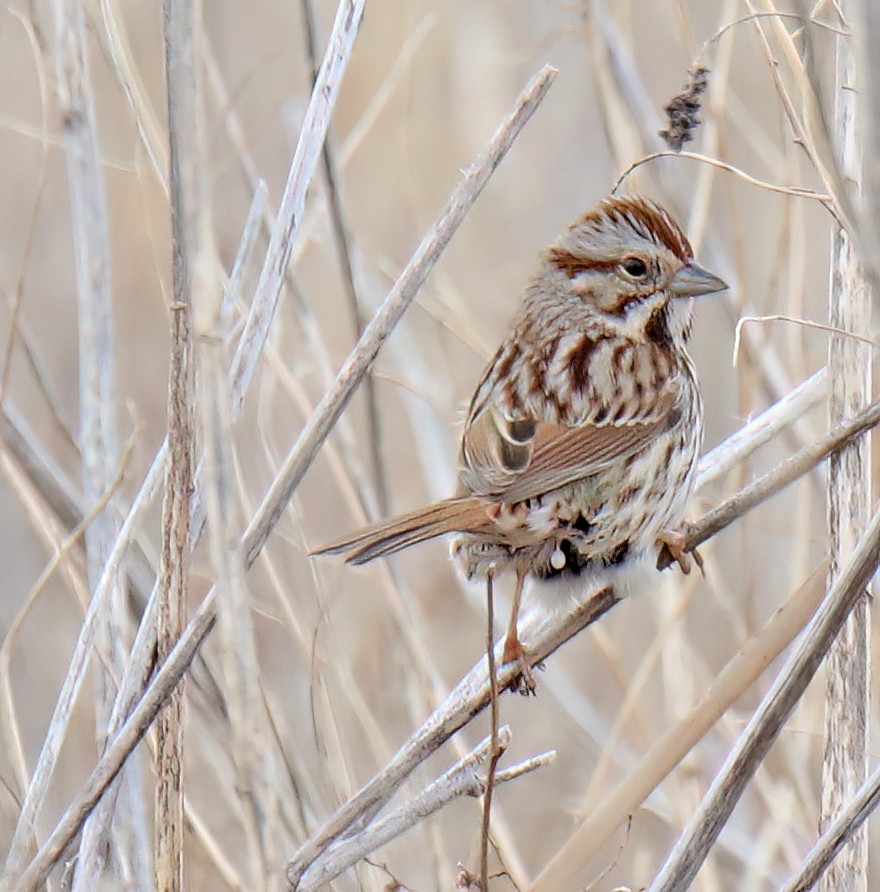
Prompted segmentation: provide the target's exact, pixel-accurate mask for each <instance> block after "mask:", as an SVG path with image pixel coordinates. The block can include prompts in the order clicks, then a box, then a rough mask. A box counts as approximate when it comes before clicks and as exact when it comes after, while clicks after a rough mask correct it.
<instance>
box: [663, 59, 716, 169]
mask: <svg viewBox="0 0 880 892" xmlns="http://www.w3.org/2000/svg"><path fill="white" fill-rule="evenodd" d="M708 83H709V69H708V68H706V67H705V66H704V65H695V66H694V67H693V68H691V70H690V72H689V76H688V82H687V83H686V84H685V86H684V89H683V90H682V91H681V92H680V93H679V94H678V95H677V96H674V97H673V98H672V99H671V100H670V101H669V104H668V105H667V106H666V108H665V111H666V114H667V116H668V118H669V127H668V128H667V129H666V130H661V131H660V136H661V137H662V139H663V141H664V142H665V143H666V145H668V146H669V148H670V149H672V151H673V152H680V151H681V149H682V146H683V145H684V144H685V143H686V142H690V141H691V140H692V139H693V138H694V130H696V129H697V127H699V126H700V118H699V117H698V116H699V113H700V96H701V95H702V94H703V93H704V92H705V90H706V87H707V86H708Z"/></svg>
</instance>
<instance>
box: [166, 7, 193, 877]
mask: <svg viewBox="0 0 880 892" xmlns="http://www.w3.org/2000/svg"><path fill="white" fill-rule="evenodd" d="M163 12H164V36H165V66H166V70H165V77H166V84H167V91H168V129H169V146H170V175H169V182H170V186H171V235H172V252H173V268H172V278H173V281H172V286H173V299H172V305H171V358H170V365H169V370H168V418H167V425H168V453H169V454H168V466H167V471H166V476H165V495H164V500H163V505H162V554H161V565H160V585H161V594H160V601H159V616H158V632H157V642H156V651H157V659H158V661H159V662H160V663H161V662H162V661H163V660H164V659H165V658H166V657H167V656H168V654H169V653H170V651H171V648H172V647H173V646H174V642H175V641H176V640H177V638H178V637H179V636H180V633H181V631H182V629H183V625H184V616H185V610H186V594H187V589H188V581H189V580H188V575H189V512H190V498H191V491H192V485H193V452H194V443H193V441H194V425H193V405H194V396H195V394H194V381H193V356H192V333H191V318H190V317H191V307H192V269H191V264H192V263H193V262H194V259H195V258H196V257H197V256H198V245H199V228H198V213H199V208H198V199H199V193H198V186H197V183H198V175H197V168H198V165H199V163H200V162H201V161H203V159H201V158H200V157H199V154H198V152H199V143H198V136H197V133H196V118H197V113H198V102H197V97H196V89H195V77H196V70H195V26H196V12H195V9H194V4H193V3H192V2H191V0H166V2H165V3H164V8H163ZM181 696H182V692H181V688H180V687H177V688H176V689H175V690H174V692H173V693H172V695H171V696H170V698H169V700H168V702H167V704H166V705H165V707H164V708H163V709H162V710H161V712H160V713H159V716H158V720H157V726H156V735H157V742H156V775H157V781H156V813H155V828H156V836H155V843H154V845H155V865H154V869H155V873H156V887H157V888H158V889H159V890H171V892H176V890H180V889H182V888H183V780H182V776H181V772H182V770H183V728H182V725H181Z"/></svg>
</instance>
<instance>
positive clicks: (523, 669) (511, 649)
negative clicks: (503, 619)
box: [501, 635, 541, 697]
mask: <svg viewBox="0 0 880 892" xmlns="http://www.w3.org/2000/svg"><path fill="white" fill-rule="evenodd" d="M501 662H502V663H504V664H507V663H518V664H519V672H518V673H517V674H516V675H515V676H514V677H513V679H512V680H511V682H510V684H509V685H508V690H511V691H516V692H518V693H520V694H522V695H523V696H524V697H528V696H533V695H534V693H535V690H536V688H537V685H536V684H535V676H534V675H533V673H532V669H534V668H539V669H540V668H541V664H540V663H536V662H535V661H534V660H533V659H532V657H531V655H530V654H529V652H528V651H527V650H526V649H525V648H524V647H523V645H522V642H521V641H520V640H519V638H517V637H516V635H508V636H507V638H505V639H504V650H503V651H502V652H501Z"/></svg>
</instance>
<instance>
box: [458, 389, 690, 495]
mask: <svg viewBox="0 0 880 892" xmlns="http://www.w3.org/2000/svg"><path fill="white" fill-rule="evenodd" d="M676 390H677V388H676ZM675 401H676V400H675V390H673V389H672V388H671V387H669V388H667V390H666V391H665V392H664V394H663V395H662V396H661V397H660V399H659V401H657V402H654V404H653V405H652V406H651V410H650V415H649V416H648V417H647V418H646V417H644V416H641V417H640V416H638V415H636V416H635V417H633V418H630V419H628V420H627V421H625V422H622V423H614V422H610V421H609V422H605V423H596V422H586V423H584V424H579V425H578V426H576V427H567V426H565V425H559V424H552V423H549V422H545V421H535V420H534V419H529V418H515V419H508V418H505V417H504V416H503V415H501V414H500V412H498V411H497V410H496V409H494V408H487V409H486V410H485V411H484V412H483V413H482V414H481V415H479V416H478V417H477V418H475V419H473V420H472V421H471V422H470V423H469V425H468V428H467V430H466V431H465V435H464V438H463V440H462V453H461V458H462V468H461V475H460V479H461V483H462V485H463V487H464V489H465V490H466V491H468V492H469V493H471V494H474V495H481V496H487V497H492V498H496V499H500V500H503V501H507V502H521V501H525V500H526V499H529V498H533V497H535V496H539V495H542V494H543V493H546V492H550V491H552V490H555V489H560V488H562V487H564V486H568V485H569V484H571V483H574V482H576V481H578V480H582V479H584V478H586V477H591V476H593V475H594V474H597V473H599V472H600V471H601V470H602V469H603V468H604V467H606V466H607V465H608V464H610V463H612V462H615V461H618V460H620V459H623V458H626V457H628V456H630V455H634V454H635V453H637V452H639V451H640V450H641V449H643V448H644V447H645V446H647V445H648V444H649V443H650V442H651V440H652V439H653V438H654V437H656V436H657V435H658V433H660V432H662V431H664V430H666V429H667V428H668V427H670V426H671V425H672V424H673V423H674V413H675V408H674V406H675ZM645 415H647V413H645ZM528 431H530V432H532V436H531V437H528V438H524V437H523V432H528Z"/></svg>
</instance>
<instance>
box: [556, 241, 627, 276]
mask: <svg viewBox="0 0 880 892" xmlns="http://www.w3.org/2000/svg"><path fill="white" fill-rule="evenodd" d="M547 260H548V261H549V262H550V263H552V264H553V266H555V267H556V268H557V269H559V270H562V272H564V273H565V274H566V275H567V276H568V277H569V278H570V279H573V278H574V277H575V276H576V275H577V274H578V273H584V272H587V271H591V272H608V271H609V270H613V269H614V268H615V267H617V265H618V263H619V261H617V260H586V259H585V258H583V257H578V255H577V254H574V253H572V252H571V251H569V250H568V249H567V248H560V247H559V246H558V245H557V246H555V247H553V248H550V249H549V250H548V251H547Z"/></svg>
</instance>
